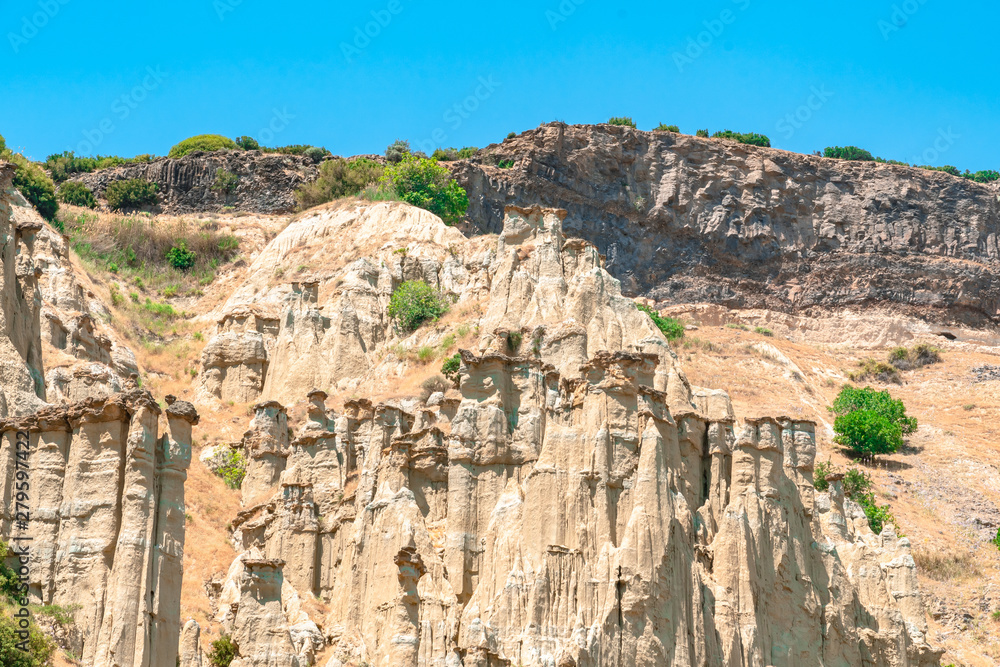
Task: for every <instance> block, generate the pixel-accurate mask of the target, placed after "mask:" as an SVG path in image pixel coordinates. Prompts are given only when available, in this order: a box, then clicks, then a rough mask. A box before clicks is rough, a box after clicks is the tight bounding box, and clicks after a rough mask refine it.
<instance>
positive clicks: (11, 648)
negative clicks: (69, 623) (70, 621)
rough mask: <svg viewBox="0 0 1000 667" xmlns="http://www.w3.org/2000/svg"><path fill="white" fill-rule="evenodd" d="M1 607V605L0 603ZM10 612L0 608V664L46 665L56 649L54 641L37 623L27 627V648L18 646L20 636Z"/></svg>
mask: <svg viewBox="0 0 1000 667" xmlns="http://www.w3.org/2000/svg"><path fill="white" fill-rule="evenodd" d="M0 607H3V605H0ZM10 614H11V612H10V611H9V610H8V609H6V608H0V665H3V667H47V666H48V665H50V664H51V663H50V660H51V658H52V654H53V653H54V652H55V650H56V645H55V642H53V641H52V640H51V639H49V638H48V637H46V636H45V634H43V633H42V631H41V630H40V629H39V628H38V626H37V625H35V624H34V623H31V625H30V626H29V627H28V650H27V651H22V650H21V649H20V648H18V644H19V643H21V641H22V640H21V638H20V636H19V635H18V634H17V633H18V630H19V629H20V628H18V624H17V623H16V622H15V621H14V619H13V618H12V617H11V615H10ZM22 646H23V644H22Z"/></svg>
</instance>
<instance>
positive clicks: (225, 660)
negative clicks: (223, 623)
mask: <svg viewBox="0 0 1000 667" xmlns="http://www.w3.org/2000/svg"><path fill="white" fill-rule="evenodd" d="M235 659H236V644H234V643H233V639H232V637H230V636H229V635H222V636H221V637H219V638H218V639H216V640H215V641H214V642H212V650H211V651H209V652H208V662H209V664H210V665H212V667H229V665H230V664H231V663H232V662H233V660H235Z"/></svg>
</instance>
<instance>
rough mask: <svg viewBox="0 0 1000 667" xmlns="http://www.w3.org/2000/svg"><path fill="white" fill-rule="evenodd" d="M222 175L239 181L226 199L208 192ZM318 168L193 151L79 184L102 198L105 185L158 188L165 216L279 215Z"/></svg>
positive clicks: (251, 155) (287, 158) (270, 157)
mask: <svg viewBox="0 0 1000 667" xmlns="http://www.w3.org/2000/svg"><path fill="white" fill-rule="evenodd" d="M219 169H225V170H226V171H229V172H230V173H232V174H235V175H236V176H237V178H238V179H239V180H238V182H237V184H236V187H235V189H234V190H233V191H232V192H229V193H226V192H222V191H220V190H213V189H212V186H213V184H214V183H215V179H216V172H217V171H218V170H219ZM318 173H319V170H318V166H317V165H316V164H314V163H313V161H312V160H310V159H309V158H305V157H302V156H297V155H280V154H275V153H261V152H260V151H215V152H212V153H203V152H201V151H197V152H194V153H191V154H190V155H186V156H184V157H182V158H178V159H170V158H158V159H156V160H154V161H152V162H149V163H145V164H131V165H123V166H120V167H113V168H111V169H104V170H101V171H98V172H94V173H91V174H82V175H80V176H79V177H78V178H76V179H74V180H79V181H81V182H82V183H84V184H85V185H86V186H87V187H89V188H90V189H91V190H93V191H94V194H95V196H97V197H98V198H102V199H103V197H104V190H105V189H106V188H107V187H108V184H109V183H112V182H114V181H120V180H125V179H131V178H139V179H142V180H145V181H151V182H153V183H156V184H157V185H158V186H159V196H160V204H159V208H160V210H162V211H164V212H166V213H191V212H197V211H218V210H219V209H220V208H222V207H223V206H232V207H234V208H236V209H238V210H241V211H254V212H258V213H284V212H287V211H291V210H294V208H295V189H296V188H298V187H299V186H300V185H302V184H303V183H305V182H308V181H311V180H313V179H315V178H316V176H317V175H318Z"/></svg>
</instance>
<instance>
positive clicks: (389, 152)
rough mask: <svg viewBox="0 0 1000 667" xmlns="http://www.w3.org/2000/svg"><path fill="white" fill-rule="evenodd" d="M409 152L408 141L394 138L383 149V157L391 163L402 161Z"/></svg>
mask: <svg viewBox="0 0 1000 667" xmlns="http://www.w3.org/2000/svg"><path fill="white" fill-rule="evenodd" d="M409 154H410V142H409V141H404V140H403V139H396V140H395V141H394V142H392V143H391V144H389V146H388V147H387V148H386V149H385V159H386V160H388V161H389V162H391V163H392V164H397V163H399V162H402V161H403V158H405V157H406V156H407V155H409Z"/></svg>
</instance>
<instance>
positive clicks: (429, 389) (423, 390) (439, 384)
mask: <svg viewBox="0 0 1000 667" xmlns="http://www.w3.org/2000/svg"><path fill="white" fill-rule="evenodd" d="M446 391H448V381H447V380H445V379H444V378H443V377H441V376H440V375H435V376H433V377H429V378H427V379H426V380H424V381H423V382H422V383H420V400H421V401H423V402H424V403H426V402H427V399H429V398H430V397H431V395H432V394H437V393H442V394H443V393H444V392H446Z"/></svg>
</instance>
